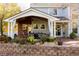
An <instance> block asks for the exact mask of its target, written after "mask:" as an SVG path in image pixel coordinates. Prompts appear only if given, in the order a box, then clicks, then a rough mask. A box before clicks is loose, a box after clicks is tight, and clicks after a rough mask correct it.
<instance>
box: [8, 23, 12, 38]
mask: <svg viewBox="0 0 79 59" xmlns="http://www.w3.org/2000/svg"><path fill="white" fill-rule="evenodd" d="M10 28H11V26H10V22H8V36H9V37H10V33H11V32H10Z"/></svg>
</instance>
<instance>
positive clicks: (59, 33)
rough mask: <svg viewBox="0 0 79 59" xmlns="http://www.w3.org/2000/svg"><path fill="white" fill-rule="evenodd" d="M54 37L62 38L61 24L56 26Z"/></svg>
mask: <svg viewBox="0 0 79 59" xmlns="http://www.w3.org/2000/svg"><path fill="white" fill-rule="evenodd" d="M56 36H57V37H61V36H62V28H61V24H58V25H56Z"/></svg>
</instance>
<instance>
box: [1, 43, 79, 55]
mask: <svg viewBox="0 0 79 59" xmlns="http://www.w3.org/2000/svg"><path fill="white" fill-rule="evenodd" d="M64 55H65V56H72V55H78V56H79V47H68V46H41V45H19V44H14V43H7V44H1V43H0V56H64Z"/></svg>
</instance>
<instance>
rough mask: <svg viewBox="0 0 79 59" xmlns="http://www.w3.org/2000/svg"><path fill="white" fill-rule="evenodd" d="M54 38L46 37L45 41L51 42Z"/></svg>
mask: <svg viewBox="0 0 79 59" xmlns="http://www.w3.org/2000/svg"><path fill="white" fill-rule="evenodd" d="M54 40H55V38H54V37H48V38H47V39H46V41H47V42H53V41H54Z"/></svg>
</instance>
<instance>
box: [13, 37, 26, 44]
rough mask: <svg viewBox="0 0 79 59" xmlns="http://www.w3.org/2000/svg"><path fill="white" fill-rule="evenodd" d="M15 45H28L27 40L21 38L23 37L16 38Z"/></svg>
mask: <svg viewBox="0 0 79 59" xmlns="http://www.w3.org/2000/svg"><path fill="white" fill-rule="evenodd" d="M13 42H15V43H20V44H26V43H27V39H26V38H21V37H18V36H17V37H15V39H14V41H13Z"/></svg>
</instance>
